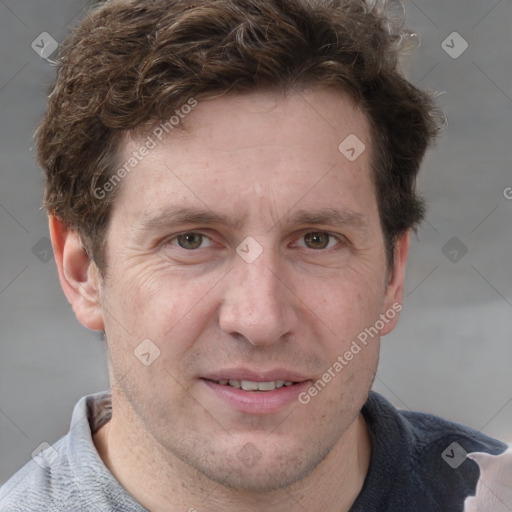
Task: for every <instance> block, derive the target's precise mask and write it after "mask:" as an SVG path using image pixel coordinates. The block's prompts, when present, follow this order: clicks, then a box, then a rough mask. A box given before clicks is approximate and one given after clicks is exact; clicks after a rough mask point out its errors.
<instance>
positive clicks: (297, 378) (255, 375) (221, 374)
mask: <svg viewBox="0 0 512 512" xmlns="http://www.w3.org/2000/svg"><path fill="white" fill-rule="evenodd" d="M201 378H203V379H208V380H221V379H227V380H250V381H253V382H270V381H273V380H284V381H292V382H299V383H300V382H303V381H306V380H307V381H309V380H311V377H308V376H306V375H304V374H300V373H297V372H295V371H293V370H286V369H284V368H276V369H273V370H261V371H255V370H254V368H253V369H249V368H226V369H223V370H216V371H215V372H212V373H207V374H204V375H201ZM269 393H270V391H269Z"/></svg>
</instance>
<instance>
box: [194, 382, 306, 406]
mask: <svg viewBox="0 0 512 512" xmlns="http://www.w3.org/2000/svg"><path fill="white" fill-rule="evenodd" d="M246 377H248V375H247V374H246ZM221 378H222V377H221ZM224 378H227V377H224ZM232 378H233V379H236V378H235V377H232ZM213 380H219V379H213ZM213 380H206V379H204V378H203V379H200V382H201V383H202V384H203V385H204V386H205V387H206V389H207V391H208V392H209V393H210V394H213V396H214V397H215V398H216V399H217V400H219V401H221V402H223V403H224V404H225V405H227V406H228V407H229V408H230V409H234V410H235V411H237V412H242V413H246V414H256V415H262V414H272V413H276V412H279V411H280V410H283V409H285V408H286V407H287V406H290V405H291V404H293V403H294V402H295V403H296V402H297V401H298V397H299V394H300V393H302V392H303V391H305V390H306V389H307V388H308V387H309V386H310V385H311V382H312V381H311V380H303V381H301V382H296V383H295V384H293V385H292V386H283V387H282V388H279V389H274V390H272V391H244V390H242V389H237V388H234V387H232V386H228V385H223V384H219V383H217V382H213ZM236 380H241V379H236ZM247 380H252V378H249V379H247ZM272 380H278V379H274V378H268V377H265V379H259V380H256V379H255V380H254V381H255V382H266V381H272ZM280 380H285V379H282V378H281V379H280ZM286 380H293V379H286Z"/></svg>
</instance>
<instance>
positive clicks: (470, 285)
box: [0, 0, 512, 483]
mask: <svg viewBox="0 0 512 512" xmlns="http://www.w3.org/2000/svg"><path fill="white" fill-rule="evenodd" d="M86 5H87V4H86V3H84V2H83V1H82V0H67V1H64V0H48V1H45V2H41V1H36V0H0V116H1V120H0V127H1V136H0V172H1V181H0V235H1V246H0V483H1V482H3V481H4V480H6V479H7V478H8V477H9V476H10V475H11V474H12V473H13V472H14V471H16V470H17V469H18V468H19V467H21V466H22V465H23V464H24V463H25V462H26V461H27V460H29V458H30V455H31V452H32V451H33V450H34V449H35V448H36V447H37V446H38V445H39V444H40V443H42V442H49V443H50V444H51V443H53V442H55V441H56V440H57V439H58V438H59V437H61V436H62V435H64V434H65V433H66V431H67V430H68V426H69V421H70V418H71V411H72V408H73V405H74V404H75V403H76V401H77V400H78V399H79V398H80V397H81V396H83V395H85V394H89V393H92V392H96V391H99V390H102V389H105V388H107V386H108V381H107V369H106V358H105V348H104V345H103V342H102V341H101V340H100V339H99V336H98V335H97V334H95V333H92V332H89V331H87V330H86V329H85V328H83V327H81V326H80V324H79V323H78V322H77V321H76V319H75V317H74V314H73V311H72V309H71V308H70V306H69V305H68V304H67V302H66V300H65V298H64V295H63V293H62V292H61V290H60V286H59V283H58V280H57V273H56V268H55V263H54V260H53V259H52V258H51V254H50V253H47V252H46V250H47V249H48V246H47V244H48V240H47V237H48V229H47V221H46V218H45V214H44V212H43V211H42V210H41V194H42V185H43V182H42V176H41V173H40V172H39V170H38V169H37V166H36V165H35V162H34V158H33V153H32V151H31V145H32V133H33V130H34V127H35V125H36V124H37V122H38V120H39V119H40V117H41V115H42V112H43V109H44V106H45V101H46V95H47V92H48V85H49V84H50V82H51V81H52V76H53V72H54V70H53V68H52V67H51V65H50V64H49V62H48V61H47V60H45V59H42V58H41V57H40V56H39V55H38V54H36V53H35V51H34V50H33V49H32V48H31V43H32V41H33V40H37V37H38V36H39V34H40V33H42V32H48V33H50V34H51V35H52V37H53V38H54V39H55V40H56V41H58V42H61V41H62V40H63V39H64V37H65V35H66V33H67V31H68V29H69V27H70V26H72V25H73V24H74V23H76V22H77V20H78V19H80V17H81V16H82V15H83V12H84V6H86ZM405 11H406V20H407V22H406V24H407V26H408V27H410V28H412V29H414V30H415V31H417V32H418V34H419V35H420V38H421V45H420V47H419V49H418V50H417V52H416V53H415V54H414V55H413V56H412V57H411V58H409V60H408V64H407V75H408V76H409V78H410V79H411V80H412V81H413V82H414V83H416V84H419V85H420V86H421V87H426V88H430V89H433V90H436V91H439V92H441V93H442V94H441V95H440V96H439V103H440V105H441V107H442V109H443V110H444V112H445V113H446V116H447V120H448V125H447V127H446V129H445V132H444V134H443V136H442V138H441V139H440V141H439V143H438V145H437V147H436V148H435V149H434V150H433V151H431V153H430V154H429V155H428V157H427V160H426V162H425V165H424V168H423V173H422V176H421V179H420V188H421V190H422V191H423V193H424V194H425V195H426V197H427V199H428V201H429V205H430V210H429V213H428V218H427V222H426V223H425V224H424V226H423V228H422V229H421V230H420V231H419V235H418V237H417V238H416V239H415V240H414V242H413V246H412V251H411V257H410V263H409V267H408V274H407V280H406V294H407V297H406V300H405V305H404V310H403V312H402V316H401V320H400V324H399V326H398V328H397V329H396V330H395V331H394V332H393V333H392V334H391V335H390V336H388V337H386V338H384V339H383V343H382V355H381V364H380V369H379V373H378V376H377V379H376V382H375V389H376V390H377V391H379V392H381V393H383V394H384V395H385V396H386V397H388V398H389V399H390V400H391V401H392V402H393V403H395V404H396V405H397V406H399V407H402V408H408V409H413V410H422V411H428V412H432V413H435V414H438V415H441V416H444V417H446V418H449V419H452V420H455V421H459V422H461V423H465V424H468V425H470V426H473V427H475V428H477V429H479V430H482V431H483V432H485V433H487V434H489V435H492V436H496V437H499V438H502V439H504V440H506V441H508V442H511V441H512V373H511V371H510V367H511V362H512V343H511V333H512V271H511V267H512V265H511V259H510V254H511V249H512V222H511V220H512V200H509V199H507V198H506V197H505V193H504V191H507V190H509V189H507V187H512V171H511V149H510V148H511V133H512V130H511V128H512V80H511V78H512V74H511V69H512V51H511V49H512V35H511V31H510V26H511V22H512V5H511V2H510V1H509V0H500V1H497V0H468V1H464V0H450V1H446V0H415V1H414V2H412V1H410V0H406V1H405ZM454 31H456V32H458V33H459V34H460V35H461V36H462V37H463V38H464V39H465V40H466V41H467V42H468V44H469V48H468V49H467V50H466V51H465V52H464V53H463V54H462V55H460V56H459V57H458V58H453V57H451V56H450V55H448V53H447V52H446V51H445V50H444V49H443V48H442V46H441V44H442V42H443V41H445V40H447V42H446V43H445V47H446V45H448V47H453V48H451V49H450V48H448V49H449V50H450V51H451V52H454V51H457V50H459V49H460V48H461V46H460V41H459V40H458V39H457V38H455V39H454V38H453V37H452V38H448V39H447V37H448V36H449V35H450V34H451V33H452V32H454ZM509 197H512V189H510V195H509ZM453 237H456V240H455V241H452V242H451V243H450V244H449V245H448V246H447V245H446V244H447V243H448V242H449V241H450V240H451V239H452V238H453ZM465 250H467V253H466V254H464V251H465ZM453 251H455V252H453ZM461 255H463V256H462V258H461ZM48 258H50V259H49V261H46V260H47V259H48ZM457 260H458V261H457Z"/></svg>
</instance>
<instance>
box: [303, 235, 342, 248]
mask: <svg viewBox="0 0 512 512" xmlns="http://www.w3.org/2000/svg"><path fill="white" fill-rule="evenodd" d="M301 239H303V240H304V242H305V247H308V248H309V249H329V248H331V247H333V246H334V245H336V243H339V242H340V239H339V238H338V237H336V236H334V235H331V234H330V233H326V232H325V231H312V232H310V233H306V234H305V235H304V236H303V237H301ZM301 247H304V245H301Z"/></svg>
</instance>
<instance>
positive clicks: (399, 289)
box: [380, 230, 411, 336]
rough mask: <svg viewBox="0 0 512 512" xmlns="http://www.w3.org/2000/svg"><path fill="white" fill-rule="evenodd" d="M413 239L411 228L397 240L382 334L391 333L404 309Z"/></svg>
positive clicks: (385, 303)
mask: <svg viewBox="0 0 512 512" xmlns="http://www.w3.org/2000/svg"><path fill="white" fill-rule="evenodd" d="M410 241H411V230H408V231H405V232H404V233H402V234H401V235H399V237H398V238H397V240H396V243H395V249H394V253H393V254H394V261H393V268H392V270H391V272H390V279H389V282H388V285H387V288H386V294H385V297H384V311H383V314H384V315H385V316H386V318H387V319H388V322H385V324H384V328H383V329H382V330H381V333H380V334H381V336H385V335H386V334H389V333H390V332H391V331H392V330H393V329H394V328H395V327H396V324H397V323H398V317H399V316H400V315H399V313H400V311H401V310H402V301H403V299H404V282H405V267H406V265H407V257H408V256H409V244H410Z"/></svg>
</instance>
